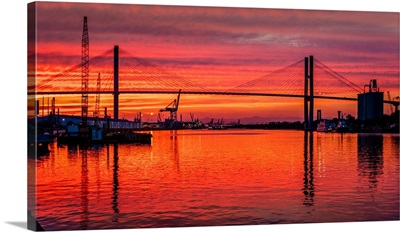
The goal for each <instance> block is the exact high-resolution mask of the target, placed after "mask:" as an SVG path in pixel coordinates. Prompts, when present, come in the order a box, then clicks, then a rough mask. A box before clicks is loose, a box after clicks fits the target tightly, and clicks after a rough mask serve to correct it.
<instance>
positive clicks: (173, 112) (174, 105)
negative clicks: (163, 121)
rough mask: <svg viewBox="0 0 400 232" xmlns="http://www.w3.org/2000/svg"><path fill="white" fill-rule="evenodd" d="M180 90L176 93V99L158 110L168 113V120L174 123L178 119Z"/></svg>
mask: <svg viewBox="0 0 400 232" xmlns="http://www.w3.org/2000/svg"><path fill="white" fill-rule="evenodd" d="M181 91H182V89H180V90H179V92H178V97H177V98H176V99H174V100H173V101H172V102H171V103H169V104H168V105H167V106H166V107H165V108H163V109H160V112H165V111H168V112H169V113H170V117H169V120H170V121H172V122H176V121H177V119H178V117H177V115H178V107H179V98H180V96H181Z"/></svg>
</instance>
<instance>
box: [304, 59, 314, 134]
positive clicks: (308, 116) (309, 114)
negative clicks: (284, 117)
mask: <svg viewBox="0 0 400 232" xmlns="http://www.w3.org/2000/svg"><path fill="white" fill-rule="evenodd" d="M313 121H314V57H313V56H310V57H305V58H304V130H306V131H313V130H314V125H313Z"/></svg>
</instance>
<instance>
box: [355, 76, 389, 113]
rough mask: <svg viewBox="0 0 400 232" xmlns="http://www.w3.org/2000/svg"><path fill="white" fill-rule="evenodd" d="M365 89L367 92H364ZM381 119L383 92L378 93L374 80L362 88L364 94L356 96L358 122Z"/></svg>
mask: <svg viewBox="0 0 400 232" xmlns="http://www.w3.org/2000/svg"><path fill="white" fill-rule="evenodd" d="M365 87H369V91H368V92H365ZM382 117H383V92H379V88H378V86H377V81H376V80H371V81H370V83H369V85H365V86H364V93H362V94H358V120H377V119H380V118H382Z"/></svg>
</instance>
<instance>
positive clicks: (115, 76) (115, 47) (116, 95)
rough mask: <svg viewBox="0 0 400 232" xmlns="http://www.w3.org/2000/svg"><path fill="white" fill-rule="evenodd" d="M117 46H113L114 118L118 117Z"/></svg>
mask: <svg viewBox="0 0 400 232" xmlns="http://www.w3.org/2000/svg"><path fill="white" fill-rule="evenodd" d="M118 69H119V47H118V45H116V46H114V119H118V102H119V100H118V99H119V86H118V73H119V70H118Z"/></svg>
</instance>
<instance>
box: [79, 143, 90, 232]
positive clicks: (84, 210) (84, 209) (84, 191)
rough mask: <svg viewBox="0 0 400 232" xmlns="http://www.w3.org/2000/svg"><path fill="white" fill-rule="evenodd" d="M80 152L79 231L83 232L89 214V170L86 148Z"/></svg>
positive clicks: (87, 222)
mask: <svg viewBox="0 0 400 232" xmlns="http://www.w3.org/2000/svg"><path fill="white" fill-rule="evenodd" d="M80 152H81V204H80V208H81V221H80V225H81V229H82V230H85V229H87V228H88V224H89V222H90V220H89V214H88V205H89V198H88V195H89V170H88V160H87V148H86V147H82V149H81V150H80Z"/></svg>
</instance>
